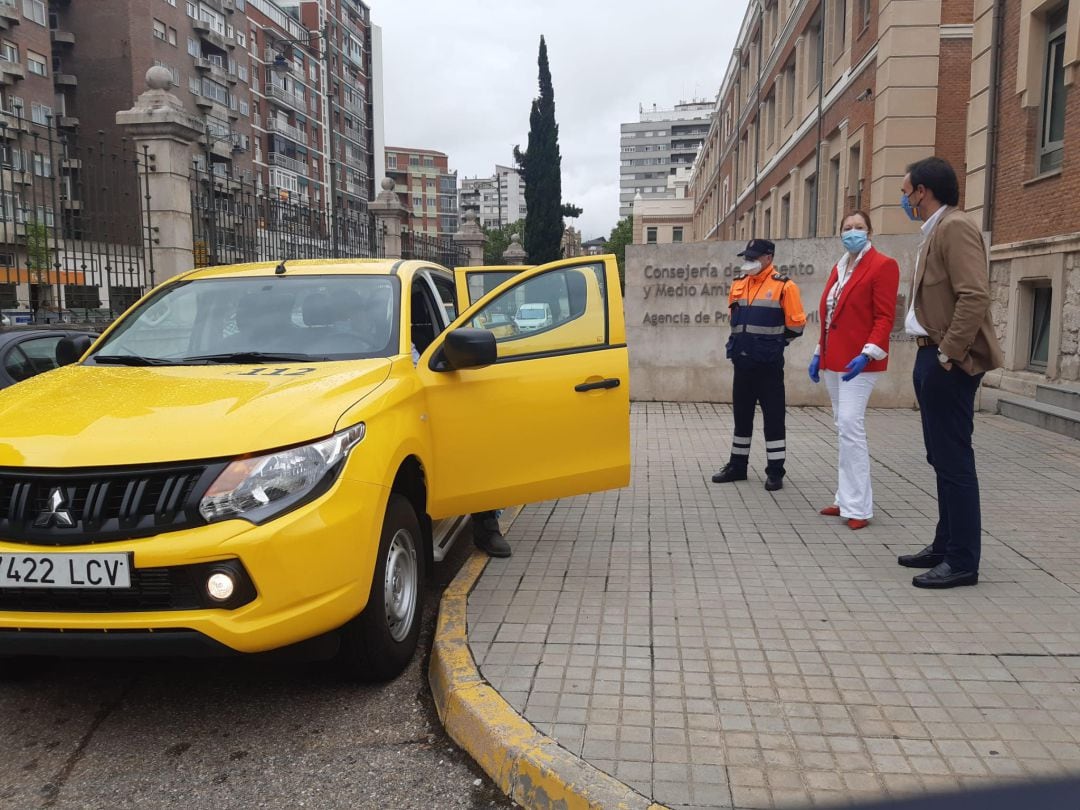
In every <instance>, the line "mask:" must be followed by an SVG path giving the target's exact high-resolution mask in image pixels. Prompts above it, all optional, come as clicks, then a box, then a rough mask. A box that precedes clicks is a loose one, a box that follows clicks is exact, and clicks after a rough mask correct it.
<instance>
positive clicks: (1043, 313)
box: [1027, 285, 1054, 372]
mask: <svg viewBox="0 0 1080 810" xmlns="http://www.w3.org/2000/svg"><path fill="white" fill-rule="evenodd" d="M1053 297H1054V291H1053V288H1051V287H1050V286H1042V285H1040V286H1036V287H1034V288H1033V289H1032V290H1031V346H1030V349H1029V351H1028V359H1027V367H1028V369H1029V370H1031V371H1038V372H1045V371H1046V364H1047V361H1048V360H1049V358H1050V313H1051V306H1050V305H1051V303H1052V302H1053Z"/></svg>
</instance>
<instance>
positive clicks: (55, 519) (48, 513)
mask: <svg viewBox="0 0 1080 810" xmlns="http://www.w3.org/2000/svg"><path fill="white" fill-rule="evenodd" d="M65 506H67V502H66V499H65V498H64V493H63V492H61V491H60V487H53V490H52V492H50V493H49V505H48V506H46V507H45V508H44V509H42V510H41V512H40V513H39V514H38V516H37V517H36V518H34V528H35V529H48V528H49V527H50V526H53V525H56V526H57V527H58V528H61V529H70V528H71V527H72V526H74V525H75V520H74V519H73V518H72V517H71V513H70V512H69V511H68V510H67V509H65V508H64V507H65Z"/></svg>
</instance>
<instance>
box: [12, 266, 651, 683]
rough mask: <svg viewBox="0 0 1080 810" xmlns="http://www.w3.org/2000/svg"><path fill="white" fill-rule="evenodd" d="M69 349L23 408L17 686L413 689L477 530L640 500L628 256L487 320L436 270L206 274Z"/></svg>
mask: <svg viewBox="0 0 1080 810" xmlns="http://www.w3.org/2000/svg"><path fill="white" fill-rule="evenodd" d="M533 301H539V302H541V303H543V305H544V307H546V308H547V313H548V317H549V318H551V317H554V319H555V320H554V322H553V323H550V324H549V328H547V329H545V330H544V331H542V332H531V333H527V334H526V333H520V334H518V333H517V332H516V331H515V330H514V329H513V328H512V324H509V323H502V322H499V321H500V320H501V319H500V318H497V317H496V316H498V315H502V316H503V317H505V313H507V312H508V311H509V312H512V311H515V310H514V307H520V306H521V305H523V304H527V303H529V302H533ZM492 323H494V324H495V325H494V326H490V327H489V326H488V325H489V324H492ZM504 332H505V334H504ZM62 348H63V352H62V353H63V355H64V357H65V358H68V359H70V360H72V361H76V360H77V362H72V363H71V364H70V365H68V366H66V367H65V368H62V369H59V370H57V371H56V372H54V373H51V374H47V375H43V376H42V377H40V378H37V379H33V380H30V381H29V382H27V383H24V384H22V385H20V386H19V387H18V388H17V389H15V390H10V391H0V673H2V672H3V670H4V668H5V667H10V668H11V669H16V668H17V666H18V661H17V659H19V658H20V657H33V656H40V655H53V656H70V657H81V656H86V655H96V654H103V655H110V654H111V655H133V656H139V655H163V654H179V655H189V656H195V655H222V654H234V653H255V652H262V651H266V650H272V649H277V648H282V647H286V646H290V645H293V644H297V643H300V642H312V646H315V647H317V648H318V649H319V650H321V651H324V652H325V653H326V654H331V653H336V655H337V658H338V661H339V662H340V664H341V666H342V668H343V669H344V671H345V672H346V673H348V674H349V675H350V676H352V677H357V678H361V679H368V680H372V679H385V678H390V677H393V676H394V675H396V674H397V673H398V672H400V671H401V670H402V669H403V668H404V667H405V666H406V665H407V664H408V662H409V660H410V659H411V658H412V656H413V652H414V650H415V648H416V644H417V639H418V637H419V632H420V617H421V615H422V612H423V599H424V577H425V572H426V571H430V570H431V566H432V564H433V563H435V562H437V561H438V560H440V559H442V558H443V556H444V555H445V553H446V551H447V549H448V548H449V547H450V544H451V543H452V542H453V541H454V538H455V537H456V536H457V535H458V534H459V532H460V531H461V530H462V529H463V528H464V526H465V525H466V522H467V520H468V518H467V517H466V516H468V515H469V514H472V513H475V512H480V511H485V510H489V509H497V508H500V507H503V506H506V505H508V504H520V503H533V502H537V501H546V500H552V499H555V498H561V497H566V496H570V495H578V494H583V493H586V492H593V491H599V490H604V489H611V488H615V487H622V486H625V485H626V484H627V483H628V482H629V478H630V401H629V391H628V386H627V385H626V382H627V376H628V373H629V361H628V355H627V349H626V331H625V327H624V323H623V309H622V296H621V293H620V287H619V277H618V268H617V266H616V262H615V257H614V256H601V257H590V258H588V259H585V258H579V259H567V260H565V261H560V262H554V263H551V264H547V265H543V266H540V267H534V268H528V269H525V270H522V271H520V272H517V274H516V275H513V274H512V275H511V276H509V277H507V278H506V279H505V280H503V281H502V282H501V283H500V284H498V285H496V286H495V287H494V288H492V289H490V290H488V291H487V292H486V293H485V294H483V295H482V296H481V297H480V298H479V299H478V300H476V301H475V302H473V303H471V304H470V303H467V302H466V301H464V300H463V299H462V297H460V296H459V294H458V292H457V289H456V285H455V279H454V276H453V274H452V273H450V271H448V270H446V269H444V268H440V267H438V266H436V265H433V264H431V263H429V262H420V261H405V262H399V261H396V260H385V261H368V260H356V261H350V260H327V261H321V260H303V261H292V260H290V261H288V262H280V263H275V262H261V263H256V264H245V265H236V266H226V267H209V268H203V269H199V270H194V271H192V272H189V273H187V274H184V275H182V276H178V277H176V278H173V279H170V280H169V281H167V282H165V283H164V284H162V285H160V286H159V287H158V288H157V289H155V290H154V291H152V292H151V293H150V294H149V295H147V296H146V297H145V298H144V299H142V300H141V301H140V302H139V303H138V304H136V305H135V306H134V307H133V308H132V309H130V310H129V311H128V312H126V313H125V314H124V315H123V316H121V318H120V319H119V320H118V321H117V322H116V323H114V324H113V325H112V326H111V327H110V328H109V330H108V331H106V332H105V333H104V334H103V335H102V337H101V338H100V339H99V340H98V341H97V342H96V343H95V344H94V345H93V346H91V345H90V341H89V339H87V338H85V337H75V338H73V339H72V340H69V341H65V342H64V344H63V346H62ZM414 353H415V359H414ZM493 403H494V405H493ZM536 437H540V438H539V439H538V440H537V438H536ZM522 442H525V443H528V444H529V448H530V449H529V453H528V463H526V464H507V463H505V457H504V456H505V452H506V449H505V448H507V447H512V446H515V444H520V443H522ZM72 631H74V632H72ZM11 659H16V660H15V661H12V660H11Z"/></svg>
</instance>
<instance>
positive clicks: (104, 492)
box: [0, 464, 224, 546]
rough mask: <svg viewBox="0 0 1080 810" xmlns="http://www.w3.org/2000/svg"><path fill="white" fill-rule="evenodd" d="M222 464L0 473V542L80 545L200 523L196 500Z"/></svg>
mask: <svg viewBox="0 0 1080 810" xmlns="http://www.w3.org/2000/svg"><path fill="white" fill-rule="evenodd" d="M223 466H224V465H223V464H210V465H207V464H199V465H171V466H168V467H145V468H137V469H134V468H130V467H123V468H116V467H114V468H102V469H98V470H79V471H77V472H74V471H70V470H23V469H10V468H8V469H0V539H4V540H12V541H16V542H23V543H29V544H32V545H42V546H68V545H84V544H90V543H104V542H112V541H116V540H127V539H131V538H136V537H147V536H150V535H154V534H160V533H162V532H171V531H178V530H180V529H185V528H190V527H192V526H201V525H204V524H205V522H206V521H204V520H203V518H202V516H201V515H200V514H199V499H200V498H201V497H202V495H203V493H204V492H205V491H206V489H207V487H209V486H210V484H211V483H212V482H213V481H214V479H215V478H216V477H217V476H218V474H219V473H220V472H221V470H222V468H223Z"/></svg>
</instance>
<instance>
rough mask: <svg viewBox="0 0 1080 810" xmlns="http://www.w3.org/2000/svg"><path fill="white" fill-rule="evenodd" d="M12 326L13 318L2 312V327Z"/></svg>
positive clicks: (0, 319)
mask: <svg viewBox="0 0 1080 810" xmlns="http://www.w3.org/2000/svg"><path fill="white" fill-rule="evenodd" d="M4 326H11V318H9V317H8V316H7V315H5V314H4V313H3V312H0V327H4Z"/></svg>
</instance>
